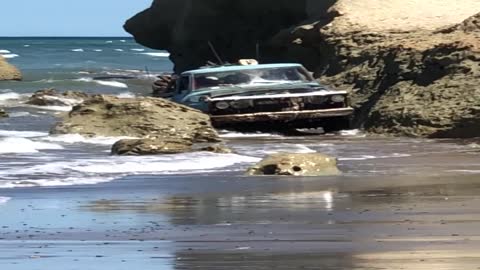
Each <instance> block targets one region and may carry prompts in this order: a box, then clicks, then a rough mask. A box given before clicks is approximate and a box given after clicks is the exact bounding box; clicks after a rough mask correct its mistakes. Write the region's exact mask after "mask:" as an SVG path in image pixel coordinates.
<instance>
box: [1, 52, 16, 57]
mask: <svg viewBox="0 0 480 270" xmlns="http://www.w3.org/2000/svg"><path fill="white" fill-rule="evenodd" d="M2 56H3V58H15V57H19V56H20V55H18V54H14V53H10V54H2Z"/></svg>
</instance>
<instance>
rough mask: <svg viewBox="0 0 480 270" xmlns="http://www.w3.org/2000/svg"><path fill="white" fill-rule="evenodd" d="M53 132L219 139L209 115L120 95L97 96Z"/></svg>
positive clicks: (185, 107) (186, 139)
mask: <svg viewBox="0 0 480 270" xmlns="http://www.w3.org/2000/svg"><path fill="white" fill-rule="evenodd" d="M51 133H53V134H68V133H74V134H75V133H76V134H82V135H85V136H126V137H134V138H148V139H156V138H162V139H166V140H182V141H189V142H193V143H199V142H218V141H220V139H219V137H218V134H217V132H216V131H215V129H213V127H212V126H211V123H210V118H209V116H208V115H205V114H203V113H201V112H200V111H198V110H195V109H192V108H190V107H187V106H183V105H180V104H177V103H174V102H171V101H168V100H165V99H161V98H118V97H114V96H106V95H95V96H92V97H90V98H89V99H87V100H85V101H84V102H83V103H82V104H80V105H77V106H75V107H73V109H72V111H71V112H70V113H69V114H68V115H67V116H66V117H65V118H64V119H63V121H62V122H60V123H58V124H56V125H55V126H54V127H53V128H52V130H51Z"/></svg>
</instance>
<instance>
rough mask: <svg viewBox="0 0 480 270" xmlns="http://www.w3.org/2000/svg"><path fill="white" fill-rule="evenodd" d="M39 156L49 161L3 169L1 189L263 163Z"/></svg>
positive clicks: (219, 157)
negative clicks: (71, 159)
mask: <svg viewBox="0 0 480 270" xmlns="http://www.w3.org/2000/svg"><path fill="white" fill-rule="evenodd" d="M39 157H40V158H44V159H45V160H46V161H47V160H48V162H42V163H41V164H38V163H37V164H28V163H26V164H22V165H21V166H19V167H16V168H15V167H12V166H8V167H4V168H2V169H0V188H14V187H32V186H65V185H85V184H97V183H101V182H108V181H112V180H114V179H117V178H119V177H124V176H128V175H137V174H190V173H207V172H214V171H215V170H217V169H220V168H224V167H229V166H232V165H235V164H238V163H253V162H257V161H259V160H260V159H259V158H253V157H248V156H241V155H236V154H213V153H206V152H205V153H189V154H179V155H168V156H149V157H118V156H109V157H104V158H96V159H94V158H92V159H81V160H78V159H77V160H75V161H58V160H55V159H53V158H52V157H48V156H45V154H42V156H39ZM27 175H28V177H26V176H27ZM65 175H68V177H65Z"/></svg>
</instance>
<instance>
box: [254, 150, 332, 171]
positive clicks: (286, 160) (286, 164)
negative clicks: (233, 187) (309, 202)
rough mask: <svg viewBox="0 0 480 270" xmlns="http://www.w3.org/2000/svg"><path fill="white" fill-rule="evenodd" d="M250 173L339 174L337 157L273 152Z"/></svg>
mask: <svg viewBox="0 0 480 270" xmlns="http://www.w3.org/2000/svg"><path fill="white" fill-rule="evenodd" d="M247 174H248V175H291V176H328V175H338V174H340V170H339V169H338V168H337V159H336V158H334V157H330V156H327V155H323V154H320V153H308V154H289V153H279V154H273V155H270V156H268V157H266V158H265V159H263V160H262V161H261V162H260V163H258V164H257V165H255V166H254V167H252V168H250V169H248V171H247Z"/></svg>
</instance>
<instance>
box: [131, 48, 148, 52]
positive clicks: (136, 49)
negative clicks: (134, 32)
mask: <svg viewBox="0 0 480 270" xmlns="http://www.w3.org/2000/svg"><path fill="white" fill-rule="evenodd" d="M130 50H131V51H136V52H143V51H145V49H139V48H135V49H130Z"/></svg>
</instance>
